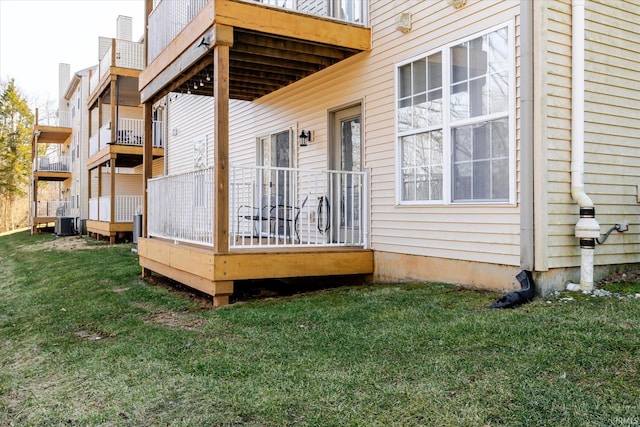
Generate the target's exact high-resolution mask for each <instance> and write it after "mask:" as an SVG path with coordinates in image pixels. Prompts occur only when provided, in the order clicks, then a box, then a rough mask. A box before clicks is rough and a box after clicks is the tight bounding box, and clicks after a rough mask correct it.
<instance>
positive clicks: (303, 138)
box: [298, 130, 311, 147]
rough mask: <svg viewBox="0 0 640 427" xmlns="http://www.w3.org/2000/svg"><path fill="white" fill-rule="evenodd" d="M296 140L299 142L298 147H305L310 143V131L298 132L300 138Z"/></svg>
mask: <svg viewBox="0 0 640 427" xmlns="http://www.w3.org/2000/svg"><path fill="white" fill-rule="evenodd" d="M298 139H299V140H300V146H301V147H306V146H307V144H308V143H310V142H311V131H310V130H303V131H300V136H299V137H298Z"/></svg>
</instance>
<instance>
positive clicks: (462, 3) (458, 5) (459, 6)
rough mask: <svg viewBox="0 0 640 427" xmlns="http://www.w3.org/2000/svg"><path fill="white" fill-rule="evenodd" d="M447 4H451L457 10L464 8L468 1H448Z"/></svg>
mask: <svg viewBox="0 0 640 427" xmlns="http://www.w3.org/2000/svg"><path fill="white" fill-rule="evenodd" d="M447 3H449V4H450V5H451V6H453V7H455V8H456V9H460V8H461V7H462V6H464V5H465V4H466V3H467V0H447Z"/></svg>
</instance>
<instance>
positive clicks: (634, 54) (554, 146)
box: [534, 0, 640, 288]
mask: <svg viewBox="0 0 640 427" xmlns="http://www.w3.org/2000/svg"><path fill="white" fill-rule="evenodd" d="M534 5H535V7H536V10H535V12H534V13H535V14H536V18H537V20H538V23H539V25H536V28H537V29H539V34H538V36H537V40H536V44H537V46H536V50H537V53H536V55H537V60H538V61H544V60H547V61H548V64H547V66H546V68H542V69H543V70H544V72H542V73H539V76H540V77H539V80H538V81H537V83H536V84H537V90H538V95H539V96H536V99H540V100H541V102H542V104H541V106H540V108H538V109H537V111H538V112H540V116H539V118H538V119H537V124H536V126H535V127H536V128H537V129H540V134H539V135H538V136H537V138H536V140H537V141H539V144H538V143H536V144H538V149H539V151H538V155H537V166H536V171H537V173H538V176H537V180H536V186H537V188H536V190H535V193H536V194H537V195H538V198H537V199H536V205H537V206H538V209H537V211H536V218H537V220H536V233H537V236H536V249H537V250H536V269H537V270H540V271H546V270H553V269H567V268H568V269H569V271H567V272H562V271H555V272H554V271H550V273H548V275H547V281H548V282H549V284H548V286H549V287H555V288H559V287H561V286H563V285H564V284H565V283H566V281H568V280H572V281H577V280H578V279H577V278H579V271H578V270H577V267H578V266H579V265H580V249H579V244H578V239H577V238H575V237H574V229H575V224H576V222H577V221H578V217H579V208H578V206H577V204H576V203H575V202H574V201H573V200H572V198H571V188H570V185H571V87H572V86H571V13H572V11H571V1H570V0H562V1H554V2H534ZM585 15H586V19H585V37H586V41H585V175H584V181H585V191H586V193H587V194H588V195H589V196H590V197H591V199H592V200H593V202H594V205H595V208H596V219H597V220H598V222H599V223H600V226H601V232H602V233H605V232H606V231H607V230H609V229H610V228H611V227H612V226H613V225H615V224H616V223H622V222H627V223H628V224H629V227H630V229H629V231H627V232H625V233H617V232H614V233H613V234H611V236H610V237H609V239H608V240H607V242H606V243H605V244H604V245H598V246H597V247H596V252H595V265H596V270H595V273H594V274H595V277H594V278H595V279H596V280H598V278H599V277H602V276H603V275H604V274H606V273H608V272H610V271H611V269H612V268H615V265H616V264H618V265H620V264H624V263H637V262H639V261H640V256H639V255H640V246H639V245H638V243H639V234H638V229H637V224H638V219H637V218H638V213H639V210H640V205H638V198H637V195H638V189H637V185H638V183H639V182H640V180H639V179H638V176H640V160H639V159H640V147H639V146H638V144H637V134H638V128H640V119H639V116H638V109H639V108H640V90H639V89H640V83H639V82H638V73H637V70H638V69H639V68H640V52H639V51H638V43H639V42H640V38H639V37H638V34H640V24H639V22H640V5H639V4H637V3H636V2H633V1H626V2H624V1H620V2H610V1H605V0H589V1H587V2H586V8H585ZM545 172H546V173H545ZM620 267H622V266H620Z"/></svg>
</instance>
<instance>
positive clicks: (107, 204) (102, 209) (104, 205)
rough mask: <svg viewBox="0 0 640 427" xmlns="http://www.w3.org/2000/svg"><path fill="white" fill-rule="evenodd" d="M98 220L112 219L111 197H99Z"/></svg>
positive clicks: (107, 220)
mask: <svg viewBox="0 0 640 427" xmlns="http://www.w3.org/2000/svg"><path fill="white" fill-rule="evenodd" d="M98 221H104V222H110V221H111V197H109V196H101V197H98Z"/></svg>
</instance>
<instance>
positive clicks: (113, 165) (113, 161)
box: [109, 153, 118, 222]
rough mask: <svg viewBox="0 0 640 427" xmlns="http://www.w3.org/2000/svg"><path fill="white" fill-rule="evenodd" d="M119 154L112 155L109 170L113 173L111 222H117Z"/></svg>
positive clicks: (110, 208)
mask: <svg viewBox="0 0 640 427" xmlns="http://www.w3.org/2000/svg"><path fill="white" fill-rule="evenodd" d="M117 157H118V155H117V154H115V153H111V158H110V159H109V169H110V172H111V176H110V177H109V178H110V183H109V185H110V187H111V195H110V196H109V197H111V203H109V222H116V158H117Z"/></svg>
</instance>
